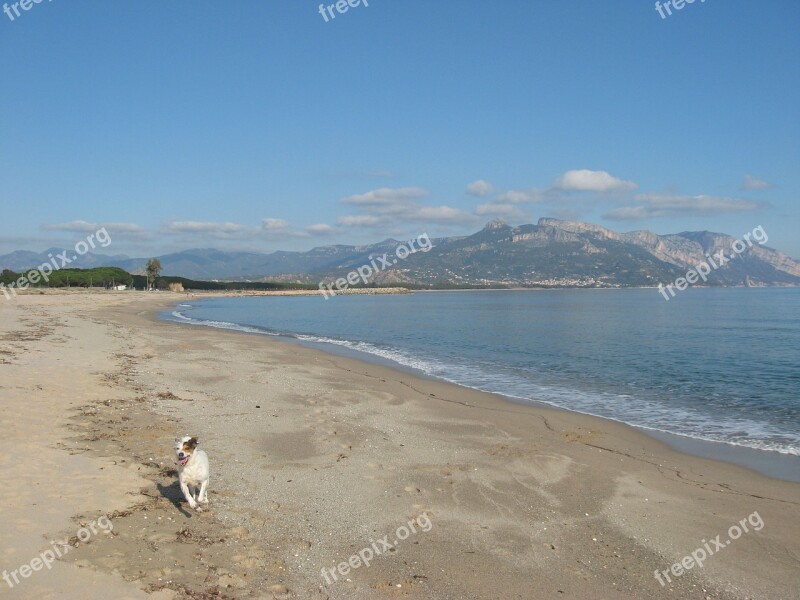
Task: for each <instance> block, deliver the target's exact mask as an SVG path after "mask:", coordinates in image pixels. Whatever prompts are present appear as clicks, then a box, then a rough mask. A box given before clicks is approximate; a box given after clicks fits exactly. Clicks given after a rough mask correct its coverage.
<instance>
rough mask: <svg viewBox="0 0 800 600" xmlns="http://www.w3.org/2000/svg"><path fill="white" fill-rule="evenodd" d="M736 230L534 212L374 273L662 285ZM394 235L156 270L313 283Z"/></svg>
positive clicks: (792, 281) (26, 257)
mask: <svg viewBox="0 0 800 600" xmlns="http://www.w3.org/2000/svg"><path fill="white" fill-rule="evenodd" d="M735 240H736V238H734V237H732V236H729V235H726V234H721V233H712V232H709V231H700V232H683V233H678V234H670V235H656V234H655V233H652V232H649V231H633V232H629V233H617V232H615V231H612V230H610V229H606V228H604V227H600V226H598V225H592V224H590V223H581V222H576V221H561V220H558V219H547V218H544V219H540V220H539V222H538V223H537V224H536V225H533V224H531V225H520V226H518V227H512V226H509V225H507V224H505V223H503V222H502V221H499V220H495V221H492V222H490V223H488V224H487V225H486V227H484V228H483V229H482V230H480V231H478V232H476V233H474V234H472V235H470V236H465V237H450V238H439V239H434V240H433V243H434V248H433V249H431V250H430V251H428V252H417V253H414V254H412V255H410V256H408V257H407V258H405V259H404V260H401V261H398V263H397V264H396V265H392V266H391V267H390V268H387V269H386V270H385V271H383V272H381V273H379V274H378V275H377V276H376V277H375V278H374V279H373V283H376V284H378V285H394V284H406V285H412V286H414V285H420V286H426V287H427V286H444V287H447V286H470V287H472V286H546V287H623V286H652V285H657V284H658V283H665V284H666V283H670V282H672V281H674V280H675V279H676V278H677V277H681V276H683V275H685V274H686V271H687V270H688V269H690V268H692V267H694V266H695V265H697V264H699V263H701V262H703V261H704V260H706V256H707V255H712V256H713V255H714V253H716V252H717V251H719V250H720V249H722V250H724V252H725V254H726V256H728V255H730V254H731V244H732V243H733V242H734V241H735ZM401 243H402V242H401V241H398V240H393V239H387V240H384V241H382V242H379V243H376V244H368V245H364V246H348V245H336V246H322V247H318V248H313V249H312V250H309V251H307V252H284V251H278V252H272V253H269V254H264V253H258V252H227V251H221V250H214V249H193V250H185V251H183V252H177V253H173V254H166V255H163V256H159V257H158V258H159V260H160V261H161V264H162V266H163V268H164V269H163V274H164V275H173V276H181V277H187V278H191V279H202V280H208V279H220V280H240V281H241V280H252V281H263V280H265V279H270V280H275V281H285V282H304V283H314V282H318V281H320V280H322V279H330V278H336V277H342V276H343V275H346V274H347V273H348V272H350V271H352V270H353V269H356V268H358V267H360V266H362V265H366V264H369V263H370V259H371V257H375V256H383V254H389V255H393V253H394V251H395V249H396V248H397V247H398V246H399V245H400V244H401ZM60 251H61V250H60V249H53V248H51V249H50V250H47V251H45V252H44V253H42V254H36V253H33V252H13V253H11V254H7V255H5V256H0V268H9V269H12V270H15V271H22V270H24V269H27V268H31V267H35V266H37V265H39V264H41V263H43V262H45V261H46V260H48V257H47V255H48V254H52V255H53V256H55V255H56V254H57V253H58V252H60ZM145 262H146V259H145V258H129V257H126V256H103V255H99V254H87V255H85V256H83V257H80V258H79V259H78V260H77V261H75V262H74V263H73V264H70V266H75V267H82V268H90V267H96V266H113V267H120V268H122V269H125V270H126V271H129V272H131V273H141V272H142V270H143V268H144V264H145ZM708 284H709V285H718V286H730V285H798V284H800V263H798V262H797V261H795V260H793V259H792V258H790V257H788V256H786V255H785V254H782V253H780V252H778V251H776V250H773V249H771V248H768V247H766V246H760V245H758V244H755V245H754V246H753V247H752V248H749V249H747V250H746V251H745V252H743V253H742V254H741V256H739V257H737V258H736V259H735V260H731V261H730V262H728V263H727V265H725V266H724V267H722V268H720V269H717V270H712V272H711V274H710V275H709V278H708Z"/></svg>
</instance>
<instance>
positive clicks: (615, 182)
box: [553, 169, 637, 192]
mask: <svg viewBox="0 0 800 600" xmlns="http://www.w3.org/2000/svg"><path fill="white" fill-rule="evenodd" d="M553 187H554V188H556V189H560V190H565V191H577V192H618V191H626V190H633V189H636V187H637V186H636V184H635V183H633V182H632V181H624V180H622V179H618V178H616V177H614V176H612V175H610V174H609V173H608V172H606V171H591V170H589V169H576V170H572V171H567V172H566V173H564V174H563V175H561V177H559V178H558V179H556V181H555V183H554V184H553Z"/></svg>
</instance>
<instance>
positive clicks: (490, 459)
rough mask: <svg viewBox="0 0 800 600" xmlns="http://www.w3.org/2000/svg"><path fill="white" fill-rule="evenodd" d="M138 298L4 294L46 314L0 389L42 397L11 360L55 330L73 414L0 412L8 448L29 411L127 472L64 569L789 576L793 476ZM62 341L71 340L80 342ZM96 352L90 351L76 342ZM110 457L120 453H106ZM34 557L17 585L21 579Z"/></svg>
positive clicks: (572, 579)
mask: <svg viewBox="0 0 800 600" xmlns="http://www.w3.org/2000/svg"><path fill="white" fill-rule="evenodd" d="M152 296H153V295H150V297H148V295H147V294H136V295H135V296H134V295H131V296H126V297H120V296H116V297H114V296H112V295H102V294H97V295H91V294H87V295H86V296H83V297H82V296H80V295H65V296H60V297H59V296H55V295H47V296H42V297H38V296H20V298H18V299H17V300H16V304H15V305H14V306H13V307H8V303H7V305H6V307H4V309H0V311H1V312H0V314H4V313H11V311H12V310H13V311H17V312H16V313H15V314H14V315H13V316H14V317H15V318H18V317H19V316H20V315H22V316H23V317H24V318H28V319H29V322H31V323H35V322H36V320H37V319H40V320H42V322H43V323H47V325H46V326H43V327H45V328H50V329H51V330H52V331H49V332H48V331H43V332H42V335H41V337H40V338H37V339H35V340H33V339H32V340H29V341H26V338H25V336H20V335H17V336H16V337H18V338H22V339H19V340H17V341H15V343H16V344H17V345H18V346H20V348H18V349H14V348H12V350H13V351H14V354H13V355H11V356H10V358H9V360H10V366H9V368H11V369H15V371H14V372H13V373H12V375H11V378H12V381H13V382H14V384H15V385H12V386H8V387H9V388H10V389H11V388H13V389H15V390H16V389H18V390H20V391H19V393H16V395H14V394H12V397H11V400H10V402H11V403H12V404H13V403H15V402H16V403H19V406H18V407H17V408H18V409H19V410H22V408H23V406H25V403H26V402H29V401H30V398H31V396H33V397H34V399H35V401H41V402H43V403H48V404H47V406H49V407H50V409H49V410H50V411H56V414H57V412H58V410H59V408H58V407H59V406H60V405H62V404H63V402H64V396H63V394H68V386H62V389H60V390H50V391H51V392H53V391H55V392H60V394H59V393H55V394H47V395H45V394H44V393H43V392H45V391H47V390H37V389H36V385H40V384H38V383H37V378H36V375H37V374H41V371H37V370H36V369H37V367H36V366H35V365H33V364H31V363H29V362H28V361H32V360H45V361H49V364H50V366H51V368H53V369H55V368H56V366H58V367H60V365H55V361H57V360H59V359H60V358H59V357H61V356H64V351H65V350H66V349H71V350H73V353H72V354H70V356H72V358H71V359H70V364H69V367H70V369H71V370H72V371H74V372H75V373H76V376H77V375H80V377H79V380H80V381H82V382H83V385H82V391H81V394H79V395H76V394H74V393H73V394H72V395H73V396H74V397H73V400H72V401H73V403H74V404H75V405H76V406H75V408H76V409H78V410H79V414H78V418H77V421H74V420H73V422H72V423H71V424H70V425H71V426H72V427H73V428H77V429H73V431H72V433H68V430H66V429H65V428H64V423H58V422H52V421H53V419H52V418H51V416H50V415H51V414H53V413H52V412H47V411H40V412H39V413H34V414H32V415H28V418H29V419H30V420H31V423H29V424H27V425H25V424H23V425H24V426H22V427H21V426H20V425H19V424H18V423H17V424H16V425H17V427H18V428H20V434H19V439H17V440H16V442H17V444H19V447H14V446H12V445H10V444H9V443H8V442H6V446H7V447H6V448H4V450H7V451H8V452H10V453H11V455H12V456H15V455H19V456H17V458H19V457H23V458H24V456H25V455H26V453H29V452H30V450H31V449H30V444H32V443H34V442H33V441H32V440H29V439H27V438H26V437H25V431H27V430H26V429H25V428H26V427H27V428H28V429H30V428H32V427H39V428H40V429H42V431H48V430H49V431H50V433H52V434H53V435H56V436H58V437H60V439H61V441H62V443H63V444H66V445H69V440H70V437H63V436H65V435H66V436H74V435H75V432H76V431H77V432H78V436H79V439H80V441H78V442H75V443H73V444H72V447H80V448H81V449H83V448H86V450H85V451H83V452H82V454H81V455H80V457H79V458H80V459H81V460H87V461H90V462H91V463H92V464H98V465H102V470H99V467H98V471H99V473H100V474H99V475H97V481H96V482H94V483H93V484H92V489H93V490H95V491H98V490H99V491H102V490H105V489H107V487H106V486H108V485H109V482H110V481H111V482H115V486H116V487H115V489H118V490H125V489H128V490H135V489H139V488H141V489H142V490H143V491H144V494H142V495H140V496H138V497H136V498H132V499H131V500H128V502H132V506H133V507H134V508H133V509H131V508H130V507H128V508H120V502H121V503H123V504H124V503H125V501H124V496H125V494H122V497H121V498H118V499H117V500H116V501H113V502H112V501H111V500H112V499H111V498H106V497H105V496H104V495H102V494H100V500H99V501H98V502H96V503H95V504H92V510H104V511H105V512H106V513H112V514H113V512H114V511H117V512H118V513H120V514H118V515H117V516H116V517H114V518H112V521H113V522H114V523H115V532H116V535H114V536H107V537H104V538H102V539H97V540H92V542H91V543H88V544H86V545H81V547H79V548H77V549H76V550H75V551H74V552H73V553H71V554H70V556H69V559H68V560H65V561H60V563H59V564H61V567H60V568H62V569H65V570H66V569H68V568H69V567H68V566H67V564H66V563H67V562H71V561H73V560H74V561H76V564H79V565H82V566H83V567H84V568H83V569H76V570H75V571H72V572H70V573H69V574H68V575H63V576H62V577H64V578H66V579H68V580H69V579H70V577H72V578H75V577H77V581H86V577H87V574H88V573H93V574H95V575H93V577H94V576H97V577H101V576H102V577H108V578H110V579H114V578H117V579H119V581H124V580H128V581H129V582H130V584H126V585H130V586H132V587H131V588H130V590H128V592H126V593H130V594H131V595H130V596H126V595H124V594H120V595H119V596H118V597H140V596H136V595H135V593H134V591H131V590H134V589H135V588H137V589H146V590H147V593H148V594H150V596H151V597H160V598H170V597H173V598H175V597H191V596H185V595H182V594H186V593H187V592H186V590H194V591H195V592H196V591H197V590H198V589H203V590H214V589H216V590H217V591H218V592H224V594H226V595H227V597H233V598H240V597H241V598H245V597H253V596H252V593H259V594H261V595H262V597H267V598H269V597H275V598H361V597H363V598H370V599H371V598H384V597H385V598H396V597H404V598H405V597H408V598H442V599H449V598H496V597H505V598H529V597H567V598H597V597H614V598H640V597H642V596H643V595H652V594H666V593H669V594H670V597H673V598H694V597H700V596H699V593H700V592H699V590H701V589H702V590H704V592H703V593H705V594H707V596H708V597H711V598H715V599H716V598H746V597H752V596H756V597H769V598H791V597H793V596H792V594H793V593H794V591H795V590H794V587H793V586H795V585H796V572H797V568H798V562H797V559H796V558H792V557H793V556H794V557H797V556H798V555H800V545H799V544H798V542H797V539H798V536H797V533H798V532H799V531H800V525H798V523H800V519H798V518H797V517H798V516H799V515H800V510H799V508H798V507H800V485H798V484H794V483H789V482H785V481H779V480H775V479H770V478H768V477H765V476H762V475H759V474H757V473H755V472H752V471H749V470H746V469H744V468H741V467H738V466H735V465H731V464H728V463H723V462H717V461H712V460H706V459H703V458H698V457H693V456H689V455H685V454H681V453H679V452H676V451H674V450H672V449H671V448H669V447H668V446H667V445H666V444H664V443H662V442H660V441H658V440H655V439H653V438H652V437H649V436H647V435H645V434H644V433H643V432H641V431H637V430H635V429H633V428H632V427H629V426H627V425H623V424H620V423H616V422H613V421H608V420H605V419H600V418H596V417H590V416H587V415H581V414H579V413H571V412H567V411H563V410H559V409H555V408H545V407H539V406H528V405H519V404H516V403H511V402H508V401H507V400H506V399H505V398H502V397H499V396H496V395H492V394H488V393H484V392H478V391H475V390H470V389H468V388H462V387H459V386H456V385H453V384H449V383H445V382H439V381H436V380H429V379H422V378H419V377H416V376H414V375H412V374H409V373H406V372H403V371H399V370H394V369H390V368H387V367H383V366H380V365H373V364H370V363H365V362H362V361H358V360H355V359H351V358H345V357H340V356H337V355H333V354H328V353H324V352H323V351H321V350H317V349H312V348H306V347H302V346H299V345H295V344H286V343H283V342H281V341H278V340H272V339H269V337H267V336H254V335H242V334H241V333H238V332H231V331H225V330H220V329H212V328H207V327H185V326H183V325H180V324H176V323H169V322H166V321H163V320H159V319H158V318H157V316H156V314H155V313H156V311H158V310H163V309H165V308H167V307H168V306H169V305H172V304H173V303H175V302H179V301H180V298H177V297H176V296H174V295H167V294H165V295H164V297H158V298H154V297H152ZM87 298H88V299H90V300H89V301H87ZM95 299H99V300H98V301H95ZM4 319H5V314H4ZM54 323H55V324H54ZM88 330H91V331H94V333H93V334H92V336H88V334H87V331H88ZM6 335H7V333H6ZM29 337H30V336H29ZM4 339H5V340H7V341H8V340H9V338H8V337H5V338H4ZM59 340H62V341H59ZM27 345H30V346H31V347H30V348H28V347H27ZM23 346H26V347H24V348H23ZM76 349H78V350H80V349H82V350H81V351H82V352H84V353H86V352H90V353H91V354H92V358H93V362H92V364H91V365H89V364H84V363H82V362H81V358H86V354H83V355H82V354H81V352H80V351H78V352H77V353H75V352H74V351H76ZM48 353H49V354H48ZM102 356H106V357H107V362H108V364H105V365H104V364H101V363H97V362H96V360H94V359H95V358H97V359H100V357H102ZM32 376H33V377H32ZM94 379H97V380H98V381H97V382H94V381H93V380H94ZM93 383H97V386H98V387H97V388H96V389H94V388H92V389H93V391H92V392H91V393H86V389H87V388H91V385H92V384H93ZM40 392H42V393H40ZM39 395H41V396H42V397H41V398H38V396H39ZM106 402H108V404H106ZM87 403H88V404H87ZM78 405H79V406H78ZM87 406H89V407H91V410H88V409H87ZM62 411H63V408H62ZM123 411H124V414H123ZM9 412H10V414H15V411H13V410H12V411H9ZM124 417H127V420H126V419H125V418H124ZM4 425H5V426H6V427H9V426H10V423H9V422H8V419H6V422H5V423H4ZM48 428H49V429H48ZM34 430H35V429H34ZM185 433H192V434H196V435H198V436H199V437H200V438H201V443H202V444H203V447H204V448H205V449H206V451H207V452H208V453H209V455H210V457H211V460H212V470H213V474H212V484H211V487H210V498H211V502H212V507H211V511H210V512H209V513H202V514H200V515H198V514H192V513H185V511H184V510H181V509H182V508H185V507H183V506H182V504H181V502H180V498H179V492H178V493H177V494H176V490H175V486H174V473H173V472H172V469H171V467H170V465H171V461H172V457H171V456H170V449H171V443H172V440H173V438H174V437H175V436H177V435H178V434H181V435H183V434H185ZM106 434H107V435H106ZM92 438H96V439H92ZM37 443H43V442H42V441H41V440H38V442H37ZM54 452H56V453H59V454H58V457H59V459H60V460H62V461H64V462H66V463H71V462H72V461H75V460H77V459H76V458H75V456H74V455H72V454H70V453H67V452H64V451H63V450H54ZM62 455H63V456H62ZM126 456H127V460H128V461H129V463H133V464H131V466H130V467H125V468H123V467H120V466H119V465H120V464H121V463H120V460H126V459H125V458H124V457H126ZM131 456H133V457H135V460H131ZM133 467H135V468H133ZM4 468H5V466H4ZM122 472H124V473H126V475H125V476H124V477H122V476H120V473H122ZM45 474H46V473H44V472H43V473H42V476H43V477H44V476H45ZM134 474H135V477H134ZM12 476H13V477H12V479H13V481H14V482H17V483H18V485H12V486H11V489H12V494H11V497H12V498H14V499H15V502H12V506H14V507H16V508H14V509H12V513H11V516H12V526H11V528H10V532H11V533H10V534H9V533H8V532H6V535H7V537H8V539H13V540H14V541H15V544H12V545H10V546H7V545H6V544H5V543H4V544H3V546H4V547H12V549H13V546H14V545H16V546H18V548H17V549H16V550H15V551H14V552H16V554H14V552H11V553H9V552H8V551H7V552H6V554H5V555H4V556H3V567H4V568H5V567H6V566H7V565H9V564H14V565H16V564H22V563H23V562H24V560H21V558H23V557H24V556H27V555H28V554H30V553H31V552H32V551H33V547H34V546H35V543H33V542H31V541H30V533H31V531H35V529H36V528H35V527H34V528H33V529H31V528H30V525H29V524H28V525H24V526H23V525H21V524H20V519H22V520H26V519H27V520H28V521H29V520H30V519H31V518H32V517H33V516H34V515H37V514H38V512H39V511H40V510H41V509H40V508H36V509H29V508H28V509H26V508H25V503H24V502H22V501H21V499H19V498H18V497H17V496H16V495H14V494H15V493H16V494H22V493H23V491H24V486H23V485H22V483H21V481H24V479H21V478H22V477H23V472H22V471H19V472H18V471H14V472H13V473H12ZM131 477H133V479H131ZM12 483H13V482H12ZM14 490H17V491H16V492H15V491H14ZM50 496H51V494H46V498H45V499H47V501H48V502H49V503H50V504H52V503H55V504H56V505H58V503H61V504H63V505H64V509H65V514H66V513H69V515H70V516H71V515H74V514H76V513H78V514H82V515H87V514H88V512H87V511H89V510H90V509H89V508H88V507H87V506H86V501H85V497H84V496H81V494H80V493H79V492H78V491H77V490H76V489H73V486H72V485H71V484H70V485H66V486H65V489H64V490H62V491H61V496H62V498H59V499H53V498H51V497H50ZM64 496H67V497H68V498H70V500H69V501H68V502H66V503H65V502H63V497H64ZM95 505H96V506H95ZM101 505H102V506H101ZM51 508H52V507H51ZM48 510H51V509H48ZM70 510H71V511H72V512H71V513H70ZM14 511H16V512H14ZM127 511H132V512H130V513H129V514H124V513H125V512H127ZM754 511H757V512H758V514H759V515H760V516H761V517H762V518H763V523H764V527H763V529H762V530H760V531H757V532H750V533H748V534H746V535H744V536H743V537H742V538H741V539H740V540H738V541H736V542H733V543H731V545H730V546H728V547H726V548H725V551H724V553H722V554H721V555H720V556H719V557H716V556H714V557H709V559H708V561H707V562H706V564H705V565H704V566H703V567H702V568H701V569H694V570H690V571H687V572H686V573H685V574H683V575H682V576H679V577H677V576H676V577H673V580H672V582H671V583H670V584H669V585H668V586H667V587H668V588H669V589H667V587H662V586H660V584H659V583H658V581H657V580H656V578H655V577H654V574H653V573H654V570H657V569H659V570H663V569H669V568H670V566H671V565H672V564H674V563H675V562H676V561H677V560H680V559H681V557H683V556H685V555H688V554H690V553H691V552H692V551H693V550H694V549H695V548H697V547H698V546H701V538H702V539H709V538H713V537H714V536H715V535H716V534H723V535H724V533H725V532H726V531H728V528H729V527H730V526H731V525H732V524H735V523H737V522H739V521H740V520H741V519H742V518H743V517H746V516H747V515H750V514H752V513H754ZM421 514H426V515H428V516H429V518H430V522H431V523H432V527H431V529H430V531H427V532H418V533H416V534H414V535H413V537H411V538H410V539H408V540H406V541H405V542H402V543H400V544H398V545H397V548H396V552H392V555H386V556H381V557H380V558H377V559H376V560H375V561H374V562H373V563H372V564H371V566H369V567H368V568H363V567H362V568H359V569H354V570H352V571H351V572H350V573H349V574H348V576H347V577H344V576H341V577H340V578H339V580H338V581H335V582H334V583H332V584H328V583H327V582H326V581H325V580H324V579H323V578H322V577H321V576H320V571H321V568H323V567H331V566H332V565H333V566H335V565H336V564H337V563H340V562H341V561H345V560H347V558H348V557H349V556H351V555H353V554H354V553H355V552H357V551H358V550H359V549H362V547H365V546H368V545H369V540H370V539H371V538H375V539H377V538H380V537H381V536H383V535H384V534H387V533H391V532H392V531H395V530H396V529H397V528H398V526H400V525H403V524H404V523H406V522H407V521H408V520H409V519H412V518H414V517H419V516H420V515H421ZM84 518H85V517H84ZM14 519H16V520H14ZM26 522H27V521H26ZM50 527H51V528H50V529H47V531H52V530H53V529H52V527H53V525H51V526H50ZM26 528H27V529H28V530H30V531H28V532H27V533H26ZM182 532H183V533H182ZM15 533H16V534H17V535H18V536H21V538H23V539H26V540H29V541H28V543H27V544H19V542H18V541H17V540H16V538H14V537H13V534H15ZM40 533H41V532H40ZM9 536H10V537H9ZM221 540H224V541H221ZM6 541H7V540H4V542H6ZM23 546H24V548H23V550H25V551H28V552H27V554H26V553H25V552H23V551H22V550H20V547H23ZM153 546H155V547H156V548H157V551H156V550H153V549H152V548H153ZM118 554H121V555H122V556H121V557H120V556H117V555H118ZM198 554H199V555H201V558H196V556H197V555H198ZM31 555H32V554H31ZM115 557H116V558H115ZM12 558H13V560H11V559H12ZM146 559H150V560H146ZM81 561H83V562H81ZM178 565H180V566H178ZM212 567H213V568H212ZM53 572H54V571H53ZM109 573H111V574H109ZM203 574H204V575H203ZM42 575H43V574H42V573H40V574H38V575H37V577H36V578H32V580H31V581H28V582H25V584H26V585H25V586H20V590H22V591H24V590H23V587H24V588H25V590H28V591H30V590H33V589H34V579H35V581H36V582H43V581H44V579H43V577H41V576H42ZM198 578H199V579H198ZM348 580H349V581H348ZM29 585H30V587H28V586H29ZM193 586H194V587H193ZM107 589H111V588H107ZM559 592H560V593H559ZM157 594H159V595H160V596H156V595H157ZM265 594H266V595H265ZM19 597H26V596H24V595H23V596H19ZM30 597H34V596H30ZM38 597H48V596H46V595H43V596H38ZM61 597H64V596H61ZM67 597H72V596H67ZM82 597H92V596H90V595H89V596H86V595H84V596H82ZM98 597H101V596H98ZM142 597H147V596H146V595H145V596H142ZM703 597H704V596H703Z"/></svg>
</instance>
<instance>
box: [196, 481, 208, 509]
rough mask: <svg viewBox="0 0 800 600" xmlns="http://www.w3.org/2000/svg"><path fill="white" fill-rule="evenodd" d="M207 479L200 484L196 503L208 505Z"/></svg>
mask: <svg viewBox="0 0 800 600" xmlns="http://www.w3.org/2000/svg"><path fill="white" fill-rule="evenodd" d="M207 494H208V479H206V480H205V481H203V483H201V484H200V494H199V495H198V496H197V500H198V502H200V503H201V504H208V495H207Z"/></svg>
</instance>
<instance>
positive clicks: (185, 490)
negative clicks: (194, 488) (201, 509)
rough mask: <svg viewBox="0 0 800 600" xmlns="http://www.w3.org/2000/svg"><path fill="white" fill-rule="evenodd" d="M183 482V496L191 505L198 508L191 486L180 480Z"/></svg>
mask: <svg viewBox="0 0 800 600" xmlns="http://www.w3.org/2000/svg"><path fill="white" fill-rule="evenodd" d="M180 484H181V491H182V492H183V497H184V498H186V501H187V502H188V503H189V506H191V507H192V508H197V502H195V499H194V497H193V496H192V494H191V493H190V492H189V486H188V485H186V484H185V483H184V482H182V481H181V482H180Z"/></svg>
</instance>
